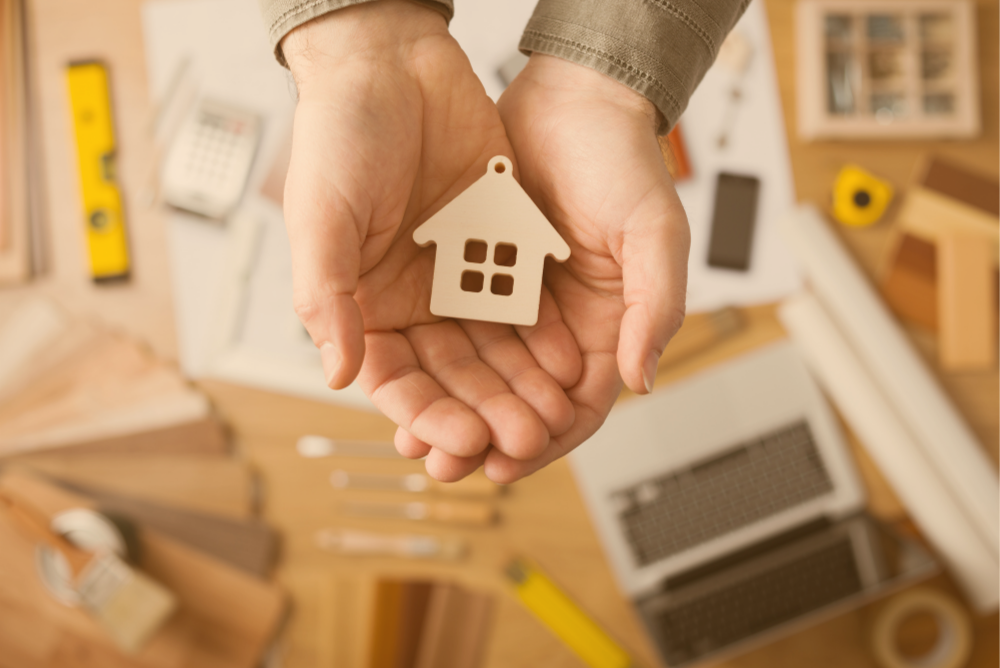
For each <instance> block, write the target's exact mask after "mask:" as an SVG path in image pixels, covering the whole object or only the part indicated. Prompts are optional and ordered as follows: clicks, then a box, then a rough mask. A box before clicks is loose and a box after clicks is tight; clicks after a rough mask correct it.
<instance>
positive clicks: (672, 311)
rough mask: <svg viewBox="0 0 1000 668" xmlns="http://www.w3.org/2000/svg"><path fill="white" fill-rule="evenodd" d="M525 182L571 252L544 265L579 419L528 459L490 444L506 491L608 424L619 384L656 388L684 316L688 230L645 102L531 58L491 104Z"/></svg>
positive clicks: (590, 73) (490, 463) (552, 61)
mask: <svg viewBox="0 0 1000 668" xmlns="http://www.w3.org/2000/svg"><path fill="white" fill-rule="evenodd" d="M498 107H499V110H500V116H501V118H502V119H503V123H504V127H505V128H506V130H507V136H508V138H509V139H510V142H511V144H512V146H513V148H514V154H515V155H516V156H517V160H518V166H519V169H520V176H521V179H520V180H521V184H522V186H523V187H524V189H525V190H526V191H527V192H528V194H529V195H530V196H531V198H532V199H533V200H534V202H535V203H536V204H537V205H538V206H539V207H540V208H541V210H542V212H543V213H545V215H546V216H547V217H548V219H549V220H550V221H551V222H552V224H553V225H554V226H555V228H556V229H557V230H558V231H559V233H560V234H561V235H562V236H563V238H564V239H565V240H566V242H567V243H568V244H569V246H570V248H571V250H572V255H571V256H570V259H569V260H568V261H567V262H566V263H565V264H562V265H559V264H556V263H554V262H551V261H547V264H546V269H545V278H544V281H545V285H546V286H547V287H548V289H549V290H550V291H551V293H552V295H553V297H554V298H555V301H556V304H557V305H558V306H559V310H560V311H561V313H562V317H563V320H564V322H565V324H566V325H567V326H568V327H569V329H570V331H571V332H572V333H573V336H574V337H575V338H576V342H577V344H578V345H579V348H580V351H581V353H582V355H583V373H582V375H581V376H580V380H579V381H578V382H577V383H576V384H575V385H574V386H573V387H572V388H570V389H569V390H567V396H568V397H569V398H570V400H571V401H572V402H573V407H574V409H575V414H576V420H575V421H574V423H573V426H572V427H571V428H570V430H569V431H567V432H566V433H564V434H561V435H559V436H555V437H553V438H552V439H551V440H550V441H549V444H548V446H547V447H546V449H545V450H544V451H543V452H542V454H541V455H540V456H538V457H535V458H534V459H531V460H516V459H513V458H511V457H509V456H507V455H505V454H504V453H503V452H501V451H499V450H497V449H496V448H494V449H492V450H490V452H489V453H488V454H487V457H486V461H485V464H484V466H485V470H486V474H487V475H488V476H489V477H490V478H491V479H492V480H494V481H496V482H501V483H509V482H513V481H514V480H517V479H519V478H521V477H523V476H525V475H528V474H530V473H532V472H534V471H536V470H538V469H540V468H542V467H543V466H545V465H546V464H548V463H549V462H551V461H553V460H555V459H557V458H559V457H562V456H563V455H565V454H566V453H568V452H569V451H570V450H572V449H573V448H575V447H576V446H578V445H579V444H581V443H582V442H583V441H585V440H586V439H587V438H589V437H590V436H591V435H592V434H593V433H594V432H595V431H597V429H598V427H600V426H601V424H602V423H603V422H604V419H605V418H606V417H607V415H608V413H609V412H610V411H611V406H612V405H613V404H614V401H615V399H616V397H617V396H618V394H619V392H620V390H621V387H622V380H623V379H624V382H625V384H626V385H628V387H629V388H630V389H632V390H633V391H634V392H637V393H639V394H645V393H646V392H649V391H651V390H652V384H653V379H654V378H655V375H656V367H657V363H658V361H659V358H660V355H661V354H662V353H663V349H664V348H665V347H666V345H667V342H668V341H669V340H670V339H671V337H672V336H673V335H674V334H675V333H676V331H677V330H678V329H679V328H680V326H681V323H682V322H683V320H684V301H685V295H686V290H687V261H688V251H689V248H690V231H689V229H688V224H687V217H686V216H685V214H684V209H683V207H682V206H681V202H680V199H679V198H678V197H677V192H676V191H675V189H674V184H673V180H672V179H671V178H670V174H669V173H668V172H667V169H666V166H665V165H664V163H663V156H662V154H661V153H660V148H659V144H658V142H657V140H656V132H655V130H656V124H657V112H656V109H655V108H654V107H653V105H652V103H650V102H649V101H648V100H647V99H646V98H645V97H643V96H641V95H639V94H638V93H636V92H635V91H633V90H631V89H630V88H627V87H626V86H624V85H622V84H620V83H618V82H616V81H614V80H613V79H611V78H610V77H607V76H604V75H603V74H600V73H598V72H597V71H596V70H592V69H590V68H587V67H584V66H581V65H576V64H574V63H571V62H569V61H566V60H562V59H560V58H555V57H552V56H545V55H540V54H535V55H533V56H532V57H531V60H530V61H529V63H528V65H527V66H526V67H525V69H524V71H522V72H521V74H520V75H518V77H517V79H516V80H515V81H514V82H513V83H511V85H510V87H509V88H508V89H507V90H506V91H505V92H504V94H503V96H502V97H501V99H500V102H499V103H498Z"/></svg>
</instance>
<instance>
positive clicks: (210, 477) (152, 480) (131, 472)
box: [13, 452, 256, 520]
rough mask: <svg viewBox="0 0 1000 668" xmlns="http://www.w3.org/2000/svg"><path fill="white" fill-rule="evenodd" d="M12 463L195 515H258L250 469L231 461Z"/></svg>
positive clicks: (54, 459)
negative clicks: (255, 511)
mask: <svg viewBox="0 0 1000 668" xmlns="http://www.w3.org/2000/svg"><path fill="white" fill-rule="evenodd" d="M13 462H14V463H15V464H17V465H19V466H23V467H25V468H28V469H31V470H33V471H36V472H38V473H41V474H44V475H46V476H49V477H51V478H55V479H56V480H61V481H65V482H69V483H73V484H77V485H84V486H87V487H93V488H96V489H99V490H103V491H105V492H110V493H112V494H118V495H121V496H128V497H132V498H134V499H138V500H141V501H147V502H149V503H156V504H161V505H166V506H172V507H174V508H179V509H183V510H189V511H192V512H205V513H212V514H215V515H220V516H222V517H228V518H231V519H238V520H247V519H250V518H251V517H252V516H253V513H254V510H255V494H256V489H255V487H256V482H255V479H254V473H253V471H252V469H251V468H250V467H249V466H248V465H247V464H246V463H245V462H242V461H240V460H237V459H232V458H228V457H203V456H177V455H163V454H141V453H139V454H79V453H72V452H62V453H60V452H55V453H43V454H37V455H29V456H24V457H19V458H17V459H15V460H13Z"/></svg>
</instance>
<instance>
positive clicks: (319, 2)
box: [260, 0, 455, 67]
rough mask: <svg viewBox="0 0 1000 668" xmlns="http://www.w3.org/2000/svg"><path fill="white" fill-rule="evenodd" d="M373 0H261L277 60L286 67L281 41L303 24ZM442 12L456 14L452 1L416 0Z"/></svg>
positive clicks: (445, 14)
mask: <svg viewBox="0 0 1000 668" xmlns="http://www.w3.org/2000/svg"><path fill="white" fill-rule="evenodd" d="M365 2H373V0H260V12H261V14H262V15H263V17H264V25H265V26H266V27H267V36H268V39H269V40H270V41H271V48H273V49H274V55H275V57H276V58H277V59H278V62H279V63H281V64H282V65H285V66H286V67H287V66H288V64H287V63H286V62H285V56H284V54H282V53H281V40H282V38H284V36H285V35H287V34H288V33H290V32H291V31H292V30H293V29H295V28H298V27H299V26H300V25H302V24H303V23H305V22H306V21H309V20H311V19H314V18H316V17H317V16H322V15H323V14H326V13H328V12H332V11H334V10H337V9H343V8H344V7H350V6H351V5H360V4H362V3H365ZM413 2H419V3H420V4H422V5H427V6H428V7H430V8H432V9H434V10H436V11H438V12H441V14H443V15H444V18H445V20H446V21H449V22H450V21H451V17H452V15H453V14H454V13H455V7H454V5H453V2H452V0H413Z"/></svg>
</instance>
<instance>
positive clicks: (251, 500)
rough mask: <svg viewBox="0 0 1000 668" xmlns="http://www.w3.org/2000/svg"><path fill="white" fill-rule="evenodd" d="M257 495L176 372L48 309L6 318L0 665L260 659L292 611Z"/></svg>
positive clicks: (0, 449)
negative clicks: (274, 578) (275, 575)
mask: <svg viewBox="0 0 1000 668" xmlns="http://www.w3.org/2000/svg"><path fill="white" fill-rule="evenodd" d="M257 496H258V491H257V485H256V480H255V477H254V475H253V472H252V471H251V470H250V468H249V467H248V466H247V465H246V464H245V463H244V462H242V461H240V460H239V459H237V458H236V457H235V456H233V455H232V453H231V452H230V448H229V440H228V437H227V434H226V432H225V430H224V428H223V425H222V423H221V421H220V419H219V418H218V417H217V416H216V415H215V414H214V412H213V410H212V408H211V405H210V404H209V402H208V400H207V398H206V397H205V396H204V395H203V394H201V393H200V392H199V391H198V390H197V389H195V388H193V387H192V386H190V385H189V384H188V383H187V382H186V381H185V380H184V379H183V378H182V377H181V376H180V374H179V373H178V372H177V370H176V369H175V368H174V367H173V366H172V365H169V364H166V363H164V362H162V361H160V360H158V359H156V358H155V357H154V356H153V355H152V354H151V353H150V352H149V351H148V350H146V349H144V348H143V347H142V346H141V345H140V344H138V343H136V342H135V341H133V340H131V339H129V338H127V337H125V336H124V335H121V334H120V333H117V332H114V331H110V330H108V329H106V328H105V327H104V326H102V325H101V324H100V323H98V322H94V321H85V320H80V319H77V318H74V317H72V316H71V315H69V314H68V313H67V312H65V311H63V310H62V309H60V308H59V307H57V306H56V305H54V304H53V303H51V302H49V301H44V300H26V301H23V302H22V303H21V304H20V305H19V306H18V307H17V308H16V309H15V310H14V311H13V312H11V313H10V314H8V316H7V317H6V318H4V319H3V320H2V321H0V501H2V504H0V544H2V545H3V546H4V549H3V550H0V618H3V619H4V620H5V621H4V623H3V624H0V647H3V648H4V650H3V653H2V654H3V656H2V657H0V665H4V666H5V667H6V666H7V665H17V666H53V667H54V666H59V667H60V668H62V667H68V668H72V667H73V666H80V667H82V666H89V665H94V664H93V662H94V661H97V662H98V663H99V664H100V665H102V666H121V667H123V668H124V667H126V666H127V667H133V666H148V667H154V666H155V667H164V668H166V667H168V666H176V667H178V668H181V667H183V668H189V667H192V666H204V667H205V668H216V667H220V666H226V667H232V668H238V667H245V668H254V667H255V666H257V665H259V662H260V660H261V657H262V656H263V655H264V653H265V651H266V650H267V649H268V648H269V646H270V645H271V643H272V642H273V640H274V638H275V636H276V634H277V632H278V631H279V629H280V626H281V624H282V622H283V621H284V618H285V613H286V608H287V601H286V597H285V594H284V593H283V591H282V590H281V589H280V588H279V587H278V586H276V585H275V584H272V583H271V582H270V581H269V577H270V575H271V571H272V569H273V566H274V563H275V559H276V557H277V549H278V536H277V534H276V533H275V531H274V530H273V529H271V528H270V527H268V526H267V525H266V524H264V523H262V522H260V521H259V520H257V519H256V517H255V516H256V505H257ZM14 620H16V622H15V621H14ZM29 629H30V631H28V630H29ZM39 629H45V632H44V633H41V634H40V633H39V632H38V630H39ZM10 662H13V663H10Z"/></svg>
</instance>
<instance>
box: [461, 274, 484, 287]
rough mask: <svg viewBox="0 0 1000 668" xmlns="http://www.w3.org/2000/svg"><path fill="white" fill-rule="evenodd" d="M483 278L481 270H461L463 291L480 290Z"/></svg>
mask: <svg viewBox="0 0 1000 668" xmlns="http://www.w3.org/2000/svg"><path fill="white" fill-rule="evenodd" d="M483 278H484V277H483V272H481V271H463V272H462V290H464V291H465V292H482V291H483Z"/></svg>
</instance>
